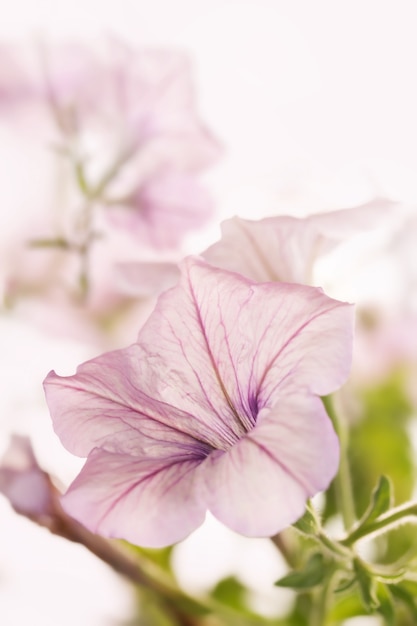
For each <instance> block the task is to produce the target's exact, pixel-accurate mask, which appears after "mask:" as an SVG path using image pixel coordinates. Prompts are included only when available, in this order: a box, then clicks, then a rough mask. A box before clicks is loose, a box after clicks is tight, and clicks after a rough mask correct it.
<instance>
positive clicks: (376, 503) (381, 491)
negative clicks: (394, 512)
mask: <svg viewBox="0 0 417 626" xmlns="http://www.w3.org/2000/svg"><path fill="white" fill-rule="evenodd" d="M391 491H392V490H391V481H390V480H389V478H387V477H386V476H381V478H380V479H379V482H378V484H377V486H376V487H375V489H374V491H373V492H372V495H371V502H370V504H369V507H368V509H367V510H366V511H365V514H364V516H363V517H362V519H361V521H360V526H362V527H365V526H368V524H370V523H371V522H373V521H374V520H376V519H377V518H378V517H379V516H380V515H382V514H383V513H386V512H387V511H388V510H389V508H390V507H391V504H392V496H391Z"/></svg>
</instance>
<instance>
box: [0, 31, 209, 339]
mask: <svg viewBox="0 0 417 626" xmlns="http://www.w3.org/2000/svg"><path fill="white" fill-rule="evenodd" d="M0 53H1V55H2V58H3V59H5V61H6V63H5V68H6V70H7V72H6V73H5V72H4V71H3V72H2V73H1V74H0V108H1V110H2V112H3V116H7V119H9V121H10V124H11V125H13V126H15V127H16V132H17V133H18V132H19V124H20V123H23V124H24V133H25V134H29V135H30V133H31V132H32V133H33V134H34V135H35V136H36V140H37V141H43V143H44V144H45V145H47V147H48V150H49V155H48V156H49V164H50V169H51V172H52V175H53V176H54V175H55V180H54V179H53V178H52V180H51V194H50V197H49V198H46V199H45V200H44V203H45V204H46V206H41V205H39V206H38V207H37V209H38V210H37V211H35V218H34V216H33V215H32V218H31V219H29V220H24V222H23V223H21V229H20V230H18V231H17V232H15V233H14V236H13V237H12V238H11V239H10V240H9V241H8V242H7V244H6V246H5V251H4V253H3V255H4V258H3V264H4V269H3V272H4V275H3V280H4V284H5V286H4V304H5V306H6V307H9V308H10V307H13V306H17V307H18V308H19V306H20V307H22V305H23V306H25V308H26V309H28V311H29V312H30V311H31V312H32V318H35V319H37V320H38V322H39V321H42V322H43V324H44V325H45V324H46V325H47V326H48V329H49V330H53V329H54V328H55V330H56V331H59V332H67V333H69V334H72V335H74V336H77V334H78V335H79V336H80V337H82V338H83V339H84V340H90V341H92V340H94V337H96V338H97V339H100V337H103V336H105V335H106V333H107V334H110V331H112V330H113V331H114V329H115V327H117V325H118V322H120V319H123V318H124V322H125V324H126V322H127V320H126V315H127V313H128V312H130V313H131V312H132V309H134V310H135V315H136V316H137V315H138V314H139V313H138V307H137V306H135V305H137V300H136V301H134V300H133V299H132V298H129V297H126V296H125V295H124V294H122V293H121V292H120V291H119V290H118V287H117V281H116V280H115V279H114V278H113V273H112V272H113V267H114V263H115V262H116V261H120V260H126V259H129V258H131V259H132V258H144V257H145V258H146V256H147V255H148V256H149V255H152V254H154V255H155V254H157V255H160V254H164V252H165V253H170V254H172V253H173V251H175V252H176V253H177V254H178V251H179V250H180V249H181V245H182V243H183V241H184V237H185V235H186V234H187V233H188V232H189V231H191V230H193V229H198V228H199V227H201V226H202V225H203V224H205V223H207V222H208V220H210V218H212V217H213V215H214V205H213V200H212V198H211V195H210V193H209V191H208V190H207V189H206V188H205V186H204V185H203V184H202V183H201V182H200V181H199V180H198V176H199V174H200V173H201V172H202V171H203V170H205V169H206V168H207V167H209V166H211V165H213V164H214V163H215V162H216V160H217V159H218V158H219V156H220V152H221V150H220V146H219V143H218V142H217V141H216V140H215V138H214V137H213V135H212V134H211V133H210V132H209V131H208V130H207V129H206V128H205V126H204V124H203V123H202V122H201V120H200V119H199V116H198V113H197V104H196V97H195V93H194V86H193V81H192V68H191V63H190V60H189V58H188V57H187V55H186V54H185V53H181V52H177V51H172V50H162V49H156V48H155V49H146V48H145V49H133V48H130V47H129V46H127V45H125V44H123V43H121V42H120V41H115V40H113V39H111V40H110V39H109V40H107V41H106V42H105V43H103V45H102V47H101V48H100V49H98V48H97V49H93V48H88V47H86V46H82V45H75V44H71V45H58V46H47V45H39V46H37V47H35V50H34V54H33V58H32V59H30V60H31V63H29V62H27V63H25V59H24V56H23V54H20V55H19V53H18V50H16V49H13V48H11V47H10V48H8V47H5V46H3V47H2V49H1V50H0ZM27 66H29V67H27ZM22 119H23V122H21V120H22ZM53 188H55V190H56V192H55V194H53V193H52V190H53ZM32 213H33V211H32ZM139 315H140V314H139ZM63 320H66V321H65V323H63ZM135 323H136V326H138V323H139V322H138V321H137V319H136V322H135ZM135 330H137V327H136V329H135ZM132 337H133V335H132Z"/></svg>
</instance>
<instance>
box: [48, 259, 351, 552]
mask: <svg viewBox="0 0 417 626" xmlns="http://www.w3.org/2000/svg"><path fill="white" fill-rule="evenodd" d="M352 318H353V311H352V307H351V305H347V304H345V303H342V302H339V301H336V300H332V299H330V298H328V297H327V296H326V295H324V293H323V292H322V291H321V290H319V289H316V288H312V287H305V286H301V285H290V284H285V283H280V284H275V283H264V284H257V283H254V282H252V281H250V280H247V279H245V278H243V277H241V276H239V275H236V274H233V273H229V272H225V271H222V270H219V269H215V268H213V267H211V266H210V265H208V264H206V263H204V262H203V261H201V260H197V259H188V260H186V261H185V262H184V264H183V266H182V276H181V281H180V284H179V285H178V286H177V287H175V288H173V289H171V290H169V291H167V292H165V293H164V294H163V295H162V296H161V297H160V299H159V301H158V304H157V306H156V309H155V310H154V312H153V314H152V315H151V316H150V318H149V319H148V321H147V323H146V324H145V326H144V327H143V329H142V330H141V332H140V334H139V337H138V340H137V342H136V343H135V344H133V345H132V346H130V347H129V348H126V349H123V350H118V351H114V352H110V353H107V354H104V355H102V356H101V357H98V358H96V359H93V360H91V361H88V362H86V363H84V364H83V365H81V366H80V367H79V368H78V370H77V373H76V374H75V375H73V376H70V377H60V376H58V375H56V374H55V373H54V372H51V373H50V374H49V375H48V376H47V378H46V381H45V390H46V397H47V401H48V405H49V408H50V411H51V414H52V419H53V423H54V428H55V431H56V433H57V434H58V436H59V437H60V439H61V441H62V443H63V444H64V445H65V447H66V448H67V449H68V450H69V451H71V452H72V453H74V454H77V455H79V456H87V457H88V458H87V461H86V464H85V466H84V468H83V469H82V471H81V473H80V474H79V476H78V477H77V478H76V479H75V481H74V482H73V483H72V485H71V486H70V488H69V490H68V491H67V493H66V494H65V495H64V497H63V500H62V503H63V506H64V508H65V510H66V511H67V513H69V514H70V515H72V516H73V517H75V518H76V519H77V520H79V521H81V522H82V523H83V524H85V525H86V526H87V527H88V528H89V529H90V530H93V531H95V532H98V533H101V534H103V535H107V536H114V537H122V538H125V539H127V540H129V541H131V542H133V543H137V544H141V545H147V546H155V547H157V546H163V545H168V544H171V543H174V542H177V541H179V540H181V539H183V538H184V537H186V536H187V535H188V534H189V533H190V532H191V531H192V530H194V529H195V528H197V527H198V526H199V525H200V524H201V523H202V522H203V520H204V517H205V514H206V511H207V510H209V511H211V512H212V513H213V514H214V515H215V516H216V517H217V518H218V519H219V520H220V521H222V522H223V523H224V524H226V525H227V526H229V527H230V528H232V529H233V530H235V531H237V532H240V533H242V534H245V535H248V536H269V535H273V534H274V533H276V532H278V531H280V530H281V529H282V528H284V527H286V526H287V525H289V524H291V523H292V522H294V521H295V520H296V519H297V518H298V517H299V516H300V515H301V514H302V512H303V509H304V505H305V502H306V499H307V498H309V497H311V496H313V495H314V494H315V493H317V492H318V491H320V490H323V489H325V488H326V487H327V486H328V484H329V482H330V480H331V479H332V478H333V476H334V475H335V473H336V470H337V465H338V452H339V449H338V441H337V437H336V435H335V432H334V430H333V427H332V424H331V422H330V420H329V418H328V416H327V414H326V411H325V409H324V407H323V404H322V402H321V400H320V398H319V396H321V395H325V394H328V393H331V392H332V391H334V390H335V389H336V388H338V387H339V386H340V385H341V384H342V383H343V382H344V381H345V379H346V377H347V375H348V372H349V368H350V360H351V344H352Z"/></svg>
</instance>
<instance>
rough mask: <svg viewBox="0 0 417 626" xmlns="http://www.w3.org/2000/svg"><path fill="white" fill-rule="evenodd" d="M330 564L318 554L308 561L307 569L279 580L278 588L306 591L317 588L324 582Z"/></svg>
mask: <svg viewBox="0 0 417 626" xmlns="http://www.w3.org/2000/svg"><path fill="white" fill-rule="evenodd" d="M327 568H328V563H326V562H325V560H324V557H323V555H322V554H321V553H319V552H316V553H315V554H313V555H312V556H311V557H310V558H309V560H308V561H307V563H306V565H305V568H304V569H303V570H300V571H298V572H291V573H290V574H287V575H286V576H284V577H283V578H280V579H279V580H277V582H276V583H275V585H276V586H277V587H291V588H292V589H299V590H306V589H311V588H312V587H316V586H317V585H320V583H322V582H323V580H324V578H325V575H326V570H327Z"/></svg>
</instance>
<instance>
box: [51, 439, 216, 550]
mask: <svg viewBox="0 0 417 626" xmlns="http://www.w3.org/2000/svg"><path fill="white" fill-rule="evenodd" d="M200 463H201V459H198V458H189V459H186V458H183V459H177V460H175V461H173V459H172V458H170V459H164V460H155V459H140V460H138V459H136V458H134V457H129V456H127V455H125V454H112V453H109V452H106V451H104V450H99V449H95V450H93V452H92V453H91V454H90V455H89V457H88V460H87V462H86V464H85V466H84V468H83V469H82V471H81V473H80V474H79V475H78V477H77V478H76V479H75V481H74V482H73V483H72V485H71V486H70V488H69V490H68V491H67V493H66V494H65V496H63V498H62V505H63V508H64V509H65V511H66V512H67V513H68V514H69V515H71V516H72V517H74V518H75V519H77V520H78V521H80V522H81V523H82V524H84V525H85V526H86V527H87V528H88V529H89V530H91V531H93V532H97V533H100V534H102V535H105V536H108V537H121V538H124V539H127V540H128V541H130V542H132V543H135V544H138V545H142V546H147V547H153V548H157V547H162V546H166V545H170V544H172V543H175V542H177V541H180V540H181V539H184V538H185V537H186V536H187V535H189V533H190V532H191V531H193V530H194V529H195V528H197V527H198V526H200V525H201V524H202V523H203V521H204V518H205V513H206V507H205V506H204V504H203V503H202V502H201V500H200V498H199V489H198V477H197V476H196V471H195V470H196V469H197V468H198V466H199V465H200ZM179 504H180V505H179Z"/></svg>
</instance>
